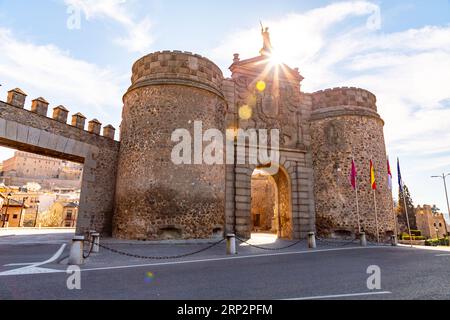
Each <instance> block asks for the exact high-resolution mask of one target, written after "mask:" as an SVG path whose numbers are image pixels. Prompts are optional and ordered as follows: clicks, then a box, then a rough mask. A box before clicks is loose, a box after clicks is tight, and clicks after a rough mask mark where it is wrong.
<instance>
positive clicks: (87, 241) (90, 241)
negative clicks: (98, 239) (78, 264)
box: [83, 240, 95, 259]
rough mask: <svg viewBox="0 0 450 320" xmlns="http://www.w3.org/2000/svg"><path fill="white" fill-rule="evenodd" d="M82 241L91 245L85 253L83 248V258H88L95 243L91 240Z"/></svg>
mask: <svg viewBox="0 0 450 320" xmlns="http://www.w3.org/2000/svg"><path fill="white" fill-rule="evenodd" d="M84 243H88V244H91V247H90V248H89V252H88V253H87V254H85V253H84V250H83V258H84V259H87V258H89V257H90V256H91V253H92V250H93V249H94V244H95V243H94V241H92V240H84Z"/></svg>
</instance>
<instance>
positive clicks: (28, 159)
mask: <svg viewBox="0 0 450 320" xmlns="http://www.w3.org/2000/svg"><path fill="white" fill-rule="evenodd" d="M82 172H83V166H82V165H80V164H76V163H72V162H68V161H64V160H59V159H54V158H49V157H44V156H40V155H37V154H33V153H27V152H22V151H16V152H15V153H14V156H13V157H12V158H10V159H8V160H5V161H3V169H2V178H3V182H4V183H5V184H6V185H17V186H21V185H24V184H26V183H27V182H32V181H33V182H37V183H39V184H41V185H42V186H43V187H44V188H47V189H51V188H54V187H66V188H77V187H78V188H79V187H80V185H81V184H80V182H81V177H82Z"/></svg>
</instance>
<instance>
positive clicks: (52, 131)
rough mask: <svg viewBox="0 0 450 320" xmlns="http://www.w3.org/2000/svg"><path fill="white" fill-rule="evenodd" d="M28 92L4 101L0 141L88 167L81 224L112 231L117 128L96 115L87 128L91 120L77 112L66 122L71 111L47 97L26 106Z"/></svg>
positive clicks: (12, 93) (0, 103)
mask: <svg viewBox="0 0 450 320" xmlns="http://www.w3.org/2000/svg"><path fill="white" fill-rule="evenodd" d="M25 100H26V94H25V93H24V92H23V91H22V90H20V89H14V90H11V91H9V92H8V97H7V101H6V102H3V101H0V145H1V146H4V147H9V148H13V149H17V150H21V151H26V152H32V153H36V154H39V155H43V156H49V157H54V158H58V159H62V160H69V161H73V162H77V163H81V164H83V165H84V170H83V179H82V188H81V196H80V207H79V214H78V225H79V226H82V227H81V228H83V230H78V232H83V231H86V230H89V229H94V230H98V231H99V232H101V233H102V234H110V233H111V229H112V217H113V212H114V193H115V180H116V171H117V159H118V153H119V142H117V141H115V140H114V136H115V129H114V128H113V127H112V126H111V125H108V126H106V127H104V128H103V134H102V135H101V134H100V133H101V129H102V124H101V123H100V122H99V121H98V120H96V119H93V120H91V121H89V123H88V128H87V130H85V125H86V118H85V117H84V116H83V115H82V114H80V113H76V114H74V115H72V119H71V120H72V121H71V124H68V123H67V119H68V115H69V111H68V110H67V109H66V108H65V107H64V106H57V107H55V108H54V109H53V114H52V117H51V118H50V117H48V116H47V113H48V106H49V103H48V102H47V101H46V100H45V99H44V98H37V99H34V100H33V101H32V104H31V108H30V110H27V109H25V108H24V107H25Z"/></svg>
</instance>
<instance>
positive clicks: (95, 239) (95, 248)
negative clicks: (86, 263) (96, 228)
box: [91, 232, 100, 253]
mask: <svg viewBox="0 0 450 320" xmlns="http://www.w3.org/2000/svg"><path fill="white" fill-rule="evenodd" d="M91 241H92V242H93V243H94V245H93V247H92V252H94V253H98V252H100V233H98V232H94V233H91Z"/></svg>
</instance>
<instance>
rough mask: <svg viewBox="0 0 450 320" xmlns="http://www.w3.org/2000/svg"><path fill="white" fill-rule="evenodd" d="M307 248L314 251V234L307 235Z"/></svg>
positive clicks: (315, 245) (315, 246)
mask: <svg viewBox="0 0 450 320" xmlns="http://www.w3.org/2000/svg"><path fill="white" fill-rule="evenodd" d="M308 248H310V249H316V248H317V244H316V234H315V233H314V232H310V233H308Z"/></svg>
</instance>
